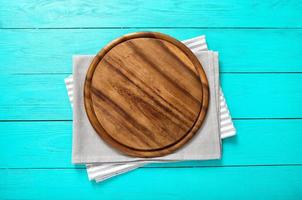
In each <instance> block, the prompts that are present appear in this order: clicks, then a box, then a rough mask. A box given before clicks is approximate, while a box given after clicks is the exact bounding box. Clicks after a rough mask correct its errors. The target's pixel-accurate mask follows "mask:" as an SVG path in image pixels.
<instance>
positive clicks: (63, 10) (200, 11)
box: [0, 0, 302, 28]
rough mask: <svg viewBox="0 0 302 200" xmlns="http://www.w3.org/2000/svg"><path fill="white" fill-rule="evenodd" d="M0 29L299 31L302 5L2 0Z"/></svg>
mask: <svg viewBox="0 0 302 200" xmlns="http://www.w3.org/2000/svg"><path fill="white" fill-rule="evenodd" d="M1 4H3V5H5V6H1V7H0V25H1V26H0V27H1V28H21V27H22V28H41V27H44V28H45V27H46V28H54V27H59V28H62V27H285V28H287V27H301V25H302V24H301V19H302V14H301V9H302V4H301V1H299V0H291V1H282V0H277V1H271V0H261V1H260V0H257V1H240V0H222V1H216V2H213V1H211V0H203V1H198V0H191V1H181V0H176V1H175V0H166V1H161V0H154V1H140V0H132V1H127V0H111V1H101V0H97V1H95V0H86V1H71V2H70V1H47V0H41V1H33V0H19V1H4V0H2V1H1Z"/></svg>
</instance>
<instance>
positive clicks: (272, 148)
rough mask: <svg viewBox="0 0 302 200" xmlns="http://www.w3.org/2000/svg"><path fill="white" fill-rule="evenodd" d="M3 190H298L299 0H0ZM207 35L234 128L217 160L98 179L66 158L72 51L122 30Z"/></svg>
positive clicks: (301, 110) (269, 194)
mask: <svg viewBox="0 0 302 200" xmlns="http://www.w3.org/2000/svg"><path fill="white" fill-rule="evenodd" d="M0 4H1V5H0V91H1V95H0V199H64V198H66V199H84V198H87V199H103V200H104V199H154V198H156V199H219V200H221V199H231V198H241V199H268V198H270V199H302V144H301V143H302V2H301V1H300V0H273V1H267V0H259V1H240V0H222V1H217V2H213V1H211V0H195V1H181V0H174V1H172V0H170V1H143V0H131V1H128V0H125V1H117V0H111V1H100V2H97V1H93V0H91V1H90V0H85V1H81V2H80V1H47V0H39V1H34V0H20V1H5V0H1V1H0ZM142 30H152V31H160V32H163V33H167V34H170V35H172V36H174V37H176V38H178V39H180V40H182V39H188V38H190V37H194V36H198V35H201V34H206V36H207V40H208V43H209V48H210V49H213V50H217V51H219V53H220V64H221V73H220V76H221V84H222V87H223V90H224V92H225V96H226V98H227V101H228V104H229V108H230V111H231V113H232V116H233V117H234V122H235V126H236V128H237V130H238V135H237V136H236V137H234V138H230V139H226V140H225V141H223V159H222V160H220V161H207V162H184V163H178V164H161V165H159V164H158V165H149V166H146V167H144V168H141V169H138V170H135V171H133V172H131V173H128V174H125V175H121V176H118V177H116V178H113V179H111V180H108V181H105V182H103V183H100V184H96V183H91V182H89V181H88V179H87V176H86V171H85V168H84V166H73V165H72V164H71V134H72V115H71V108H70V105H69V102H68V98H67V95H66V89H65V85H64V81H63V79H64V78H65V77H66V76H67V75H69V74H70V73H71V56H72V55H73V54H95V53H96V52H97V51H98V50H99V49H100V48H101V47H102V46H103V45H105V44H106V43H108V42H109V41H111V40H112V39H114V38H116V37H118V36H121V35H123V34H125V33H129V32H134V31H142Z"/></svg>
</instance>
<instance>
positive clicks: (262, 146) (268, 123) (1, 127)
mask: <svg viewBox="0 0 302 200" xmlns="http://www.w3.org/2000/svg"><path fill="white" fill-rule="evenodd" d="M235 126H236V128H237V131H238V134H237V136H235V137H234V138H229V139H226V140H224V141H223V158H222V160H220V161H206V162H205V161H201V162H182V163H174V164H169V165H167V164H164V165H152V166H149V167H175V166H183V167H186V166H235V165H236V166H242V165H286V164H290V165H295V164H302V157H301V155H302V148H301V142H300V141H301V140H302V134H301V132H302V120H235ZM0 133H1V134H0V146H1V151H0V160H1V163H0V168H74V167H75V166H73V165H72V164H71V140H72V122H17V123H12V122H1V123H0ZM77 167H83V166H77Z"/></svg>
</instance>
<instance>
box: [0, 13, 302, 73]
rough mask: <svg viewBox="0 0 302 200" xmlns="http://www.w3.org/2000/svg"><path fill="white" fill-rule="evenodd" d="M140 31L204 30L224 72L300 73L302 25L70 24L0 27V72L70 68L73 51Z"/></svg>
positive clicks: (181, 33) (91, 50)
mask: <svg viewBox="0 0 302 200" xmlns="http://www.w3.org/2000/svg"><path fill="white" fill-rule="evenodd" d="M0 13H1V12H0ZM142 30H152V31H161V32H163V33H166V34H170V35H172V36H174V37H176V38H178V39H179V40H183V39H188V38H191V37H196V36H198V35H201V34H206V36H207V40H208V44H209V48H210V49H212V50H216V51H219V55H220V64H221V66H220V70H221V71H222V72H302V60H301V59H300V56H301V55H302V46H301V45H300V44H302V30H301V29H299V30H287V29H281V30H275V29H265V30H258V29H256V30H251V29H240V30H238V29H114V30H110V29H105V30H104V29H88V30H87V29H84V30H74V29H68V30H0V38H1V40H0V60H1V63H0V74H8V73H70V72H71V65H72V63H71V57H72V55H74V54H96V53H97V52H98V51H99V50H100V49H101V48H102V47H103V46H104V45H106V44H107V43H108V42H110V41H111V40H113V39H114V38H116V37H119V36H121V35H123V34H126V33H130V32H135V31H142Z"/></svg>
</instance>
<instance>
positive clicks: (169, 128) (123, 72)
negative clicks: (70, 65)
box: [84, 32, 209, 157]
mask: <svg viewBox="0 0 302 200" xmlns="http://www.w3.org/2000/svg"><path fill="white" fill-rule="evenodd" d="M84 102H85V108H86V113H87V115H88V118H89V120H90V122H91V124H92V126H93V127H94V129H95V130H96V132H97V133H98V135H99V136H100V137H101V138H102V139H103V140H104V141H106V142H107V143H108V144H110V145H111V146H113V147H114V148H116V149H117V150H119V151H121V152H123V153H125V154H127V155H130V156H138V157H156V156H163V155H166V154H169V153H172V152H173V151H175V150H177V149H178V148H180V147H181V146H183V145H184V144H185V143H186V142H188V141H189V140H190V139H191V138H192V137H193V136H194V134H195V133H196V132H197V130H198V129H199V128H200V126H201V124H202V122H203V120H204V118H205V115H206V112H207V108H208V103H209V88H208V81H207V78H206V75H205V73H204V71H203V68H202V66H201V64H200V62H199V61H198V59H197V58H196V57H195V55H194V54H193V53H192V52H191V51H190V50H189V49H188V48H187V47H186V46H185V45H184V44H182V43H181V42H179V41H177V40H176V39H174V38H172V37H170V36H167V35H164V34H161V33H155V32H137V33H133V34H128V35H125V36H122V37H120V38H118V39H116V40H114V41H112V42H111V43H110V44H108V45H107V46H106V47H104V48H103V49H102V50H101V51H100V52H99V53H98V54H97V55H96V56H95V58H94V60H93V61H92V63H91V65H90V67H89V69H88V72H87V75H86V80H85V87H84Z"/></svg>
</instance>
